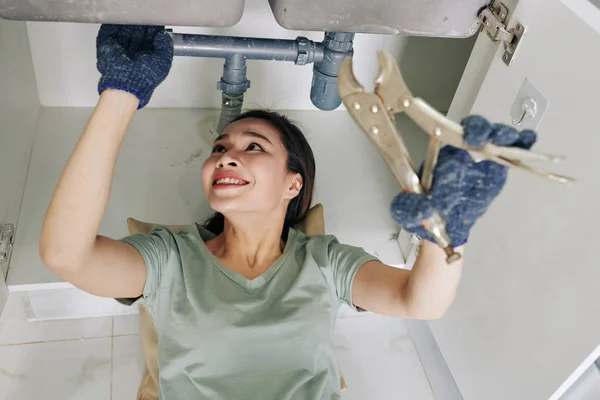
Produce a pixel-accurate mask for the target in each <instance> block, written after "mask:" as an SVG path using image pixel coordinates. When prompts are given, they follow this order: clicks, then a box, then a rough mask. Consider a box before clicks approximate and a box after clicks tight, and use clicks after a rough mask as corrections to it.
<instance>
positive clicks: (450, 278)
mask: <svg viewBox="0 0 600 400" xmlns="http://www.w3.org/2000/svg"><path fill="white" fill-rule="evenodd" d="M97 56H98V69H99V71H100V72H101V74H102V78H101V79H100V83H99V92H100V99H99V102H98V105H97V106H96V108H95V110H94V112H93V114H92V116H91V118H90V121H89V123H88V125H87V127H86V128H85V130H84V132H83V134H82V136H81V139H80V140H79V143H78V144H77V146H76V148H75V150H74V151H73V154H72V155H71V157H70V159H69V161H68V163H67V165H66V167H65V169H64V172H63V175H62V177H61V179H60V181H59V183H58V186H57V188H56V191H55V193H54V197H53V199H52V202H51V204H50V206H49V209H48V213H47V216H46V219H45V222H44V226H43V230H42V234H41V239H40V254H41V257H42V259H43V261H44V262H45V264H46V265H47V266H48V268H49V269H50V270H52V271H53V272H55V273H56V274H58V275H59V276H61V277H62V278H63V279H65V280H66V281H68V282H71V283H72V284H73V285H75V286H77V287H79V288H81V289H83V290H85V291H87V292H89V293H92V294H95V295H98V296H106V297H115V298H123V297H128V298H135V297H139V296H142V300H141V301H143V302H144V303H145V305H146V306H147V308H148V309H149V311H150V313H151V314H152V317H153V319H154V323H155V325H156V328H157V332H158V338H159V345H158V363H159V369H160V393H161V398H162V399H165V400H169V399H197V398H208V399H227V400H232V399H261V400H270V399H272V400H283V399H335V398H339V397H340V385H339V382H340V379H339V378H340V377H339V372H338V371H339V370H338V368H337V366H336V361H335V358H334V353H333V343H332V331H333V327H334V322H335V317H336V312H337V309H338V306H339V304H340V303H342V302H343V303H346V304H348V305H349V306H351V307H355V306H359V307H361V308H363V309H366V310H369V311H372V312H375V313H378V314H382V315H388V316H396V317H407V318H420V319H432V318H439V317H441V316H442V315H443V314H444V312H445V311H446V310H447V309H448V307H449V306H450V304H451V303H452V301H453V298H454V294H455V291H456V287H457V285H458V282H459V278H460V273H461V262H457V263H454V264H451V265H447V264H446V262H445V254H444V252H443V251H442V250H441V249H439V248H438V247H437V246H436V245H435V244H433V243H432V242H431V238H430V237H429V236H428V235H427V233H426V232H424V231H423V229H422V228H421V227H420V226H421V224H422V222H423V220H424V219H426V218H428V217H429V215H430V214H431V213H432V210H434V209H437V210H439V211H440V212H441V213H442V214H443V216H444V217H445V219H446V221H447V231H448V233H449V235H450V237H451V239H452V242H453V244H454V245H455V246H458V251H462V247H461V246H462V245H463V244H465V243H466V241H467V239H468V233H469V230H470V228H471V226H472V225H473V223H474V222H475V220H476V219H477V218H478V217H480V216H481V215H482V214H483V213H484V212H485V210H486V209H487V207H488V205H489V204H490V202H491V201H492V200H493V198H494V197H496V195H497V194H498V193H499V192H500V190H501V188H502V186H503V185H504V183H505V181H506V169H505V168H504V167H501V166H500V165H497V164H493V163H490V162H482V163H474V162H473V161H472V160H471V158H470V157H469V155H468V154H467V153H466V152H464V151H462V150H458V149H454V148H444V149H443V150H442V152H441V154H440V157H439V163H438V165H437V167H436V170H435V172H434V176H435V178H434V184H433V188H432V194H431V195H430V196H419V195H411V194H406V193H401V194H399V195H398V196H397V197H396V198H395V199H394V200H393V202H392V216H393V217H394V219H395V220H396V221H397V222H398V223H399V224H400V225H402V226H403V227H404V228H406V229H408V230H410V231H413V232H416V233H418V234H420V235H422V236H423V237H424V238H425V239H426V240H425V241H424V242H423V245H422V248H421V251H420V254H419V257H418V259H417V261H416V263H415V265H414V268H413V270H412V271H407V270H402V269H398V268H393V267H390V266H387V265H384V264H383V263H381V262H380V261H379V260H377V259H376V258H375V257H373V256H371V255H369V254H367V253H366V252H365V251H364V250H362V249H360V248H356V247H352V246H348V245H344V244H340V243H339V242H338V241H337V240H336V238H335V237H333V236H330V235H324V236H312V237H308V236H305V235H303V234H302V233H300V232H298V231H296V230H294V229H293V228H292V226H293V225H294V224H295V223H297V222H298V221H300V220H302V218H303V217H304V215H305V213H306V212H307V210H308V209H309V207H310V204H311V197H312V191H313V184H314V179H315V161H314V158H313V153H312V151H311V149H310V146H309V144H308V143H307V141H306V139H305V138H304V136H303V135H302V132H300V130H299V129H298V128H297V127H296V126H294V125H293V124H292V123H291V122H290V121H289V120H288V119H286V118H285V117H283V116H281V115H279V114H275V113H269V112H266V111H252V112H249V113H246V114H243V115H241V116H239V117H238V118H237V119H236V120H235V121H234V122H232V123H231V124H230V125H228V126H227V127H226V128H225V130H224V131H223V133H222V134H221V135H220V136H219V137H218V138H217V139H216V140H215V143H214V146H213V149H212V153H211V155H210V156H209V157H208V158H207V159H206V161H205V163H204V166H203V168H202V177H201V178H202V185H203V187H204V192H205V194H206V197H207V198H208V201H209V203H210V205H211V207H212V208H213V209H214V210H215V211H216V214H215V216H214V217H213V218H211V219H210V220H209V221H208V222H207V223H205V224H204V225H203V226H200V225H195V224H192V225H189V226H188V227H187V228H185V229H184V230H183V231H181V232H180V233H178V234H175V233H173V232H171V231H169V230H168V229H166V228H157V229H155V230H154V231H152V232H151V233H150V234H148V235H135V236H131V237H127V238H124V239H122V240H114V239H111V238H107V237H103V236H99V235H98V229H99V226H100V222H101V220H102V216H103V213H104V210H105V207H106V204H107V201H108V198H109V192H110V186H111V180H112V175H113V170H114V166H115V162H116V159H117V154H118V152H119V148H120V145H121V142H122V140H123V137H124V135H125V132H126V130H127V127H128V125H129V123H130V121H131V119H132V118H133V116H134V113H135V111H136V110H137V109H139V108H142V107H143V106H145V105H146V104H147V102H148V100H149V99H150V97H151V95H152V92H153V91H154V89H155V88H156V87H157V86H158V85H159V84H160V83H161V82H162V81H163V80H164V79H165V78H166V77H167V75H168V72H169V70H170V67H171V63H172V59H173V44H172V42H171V39H170V37H169V36H168V35H167V34H166V33H165V32H164V30H163V29H162V28H159V27H143V26H109V25H105V26H102V28H101V29H100V32H99V34H98V38H97ZM463 125H464V127H465V139H466V140H467V141H468V142H469V143H470V144H471V145H473V146H481V145H483V144H485V143H486V142H488V141H493V142H494V143H496V144H499V145H514V146H521V147H530V146H531V145H532V144H533V143H534V142H535V134H534V133H533V132H530V131H524V132H521V133H520V134H519V133H517V132H516V131H514V130H512V129H510V128H507V127H503V126H499V125H496V126H491V125H490V124H488V123H487V122H486V121H485V120H483V119H481V118H478V117H470V118H468V119H466V120H465V121H464V122H463ZM198 179H200V177H198ZM357 229H360V228H357Z"/></svg>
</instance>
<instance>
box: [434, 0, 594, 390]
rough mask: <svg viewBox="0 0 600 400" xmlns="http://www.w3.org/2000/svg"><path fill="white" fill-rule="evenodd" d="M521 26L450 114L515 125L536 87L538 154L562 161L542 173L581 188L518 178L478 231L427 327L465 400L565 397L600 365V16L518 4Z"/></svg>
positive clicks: (549, 1) (572, 7)
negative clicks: (540, 104)
mask: <svg viewBox="0 0 600 400" xmlns="http://www.w3.org/2000/svg"><path fill="white" fill-rule="evenodd" d="M517 23H520V24H522V25H523V26H525V27H526V32H525V36H524V38H523V40H522V42H521V43H520V45H519V47H518V50H517V53H516V56H515V58H514V60H513V62H512V64H511V65H510V66H507V65H505V63H504V62H503V60H502V57H503V54H504V47H503V46H502V45H497V50H496V52H495V55H494V57H493V60H492V61H491V64H489V69H487V72H484V78H483V81H482V84H481V87H480V89H479V91H478V93H476V97H475V98H474V102H473V103H472V104H473V105H472V107H464V104H468V99H467V100H466V99H465V98H456V99H455V103H457V104H459V103H460V104H461V106H462V107H463V109H462V111H461V110H457V109H455V110H454V113H452V112H451V113H450V114H451V115H452V117H454V118H459V117H461V116H463V115H464V114H467V113H472V114H480V115H483V116H485V117H486V118H488V119H489V120H492V121H495V122H502V123H506V124H511V115H510V112H511V107H512V106H513V103H514V101H515V99H516V98H517V95H518V93H519V91H520V89H521V87H522V85H523V83H524V82H525V80H527V81H529V83H530V84H531V85H532V86H533V87H535V88H536V89H537V90H539V92H540V93H541V94H543V96H544V97H545V98H546V99H547V100H548V101H549V108H548V111H547V112H546V114H545V116H544V118H543V120H542V121H541V124H540V125H539V126H538V127H537V130H538V133H539V139H538V143H537V144H536V146H535V148H534V149H535V150H537V151H539V152H544V153H550V154H554V153H557V154H563V155H565V156H566V157H567V160H566V161H565V162H563V163H560V164H556V165H544V166H543V167H544V168H545V167H548V169H551V170H555V171H556V172H558V173H561V174H564V175H568V176H573V177H575V178H577V182H576V183H575V184H573V185H572V186H570V187H567V186H562V185H560V184H558V183H553V182H551V181H548V180H545V179H542V178H540V177H538V176H536V175H533V174H530V173H527V172H524V171H520V170H516V169H513V170H512V171H511V173H510V177H509V182H508V184H507V186H506V188H505V189H504V191H503V193H502V194H501V195H500V196H499V198H498V199H497V201H496V202H495V203H494V204H493V205H492V207H491V208H490V209H489V211H488V213H487V214H486V215H485V216H484V217H483V218H482V219H481V220H480V221H479V222H478V223H477V224H476V226H475V227H474V229H473V232H472V236H471V240H470V242H469V244H468V246H467V249H466V258H465V265H464V278H463V280H462V282H461V285H460V287H459V291H458V294H457V298H456V301H455V303H454V305H453V306H452V308H451V309H450V311H449V312H448V314H447V315H446V316H445V317H444V318H442V319H441V320H438V321H433V322H431V323H430V326H431V329H432V332H433V334H434V336H435V339H436V341H437V343H438V344H439V347H440V349H441V351H442V353H443V355H444V358H445V359H446V361H447V363H448V366H449V368H450V370H451V372H452V374H453V376H454V378H455V380H456V382H457V385H458V387H459V388H460V390H461V392H462V394H463V396H464V398H465V399H466V400H480V399H486V400H505V399H512V400H520V399H524V400H532V399H540V400H541V399H558V398H559V397H560V396H561V394H562V393H564V391H565V390H566V388H567V387H568V386H569V385H570V384H571V383H572V382H573V381H574V380H576V379H577V377H578V376H579V375H580V374H581V373H582V372H583V371H584V370H585V369H586V367H587V366H589V365H591V363H592V362H593V361H594V360H595V359H596V358H598V356H600V346H599V345H600V318H598V316H599V315H600V300H599V298H598V291H599V287H600V265H599V261H598V248H597V245H598V242H600V231H599V230H598V228H597V225H596V224H597V222H598V220H599V219H600V211H599V210H598V204H600V179H599V177H598V172H597V171H598V165H597V159H598V158H597V156H598V149H600V135H599V134H598V133H599V128H598V115H599V113H600V111H599V102H598V93H600V9H599V8H598V7H597V6H595V5H594V4H592V3H591V2H589V1H586V0H570V1H567V0H564V1H561V0H520V1H519V3H518V4H517V6H516V8H515V9H514V13H513V15H512V18H511V20H510V23H509V27H515V26H516V25H517ZM478 40H479V41H480V42H481V41H486V42H487V41H489V39H488V38H487V36H486V35H485V34H482V35H481V37H480V38H479V39H478ZM478 45H481V44H478ZM476 48H477V45H476ZM485 68H488V66H487V65H486V66H484V68H483V71H485ZM474 70H476V68H471V69H469V68H467V71H466V72H465V75H464V76H463V83H464V85H465V86H469V83H470V81H472V80H475V78H474V77H473V75H471V73H472V72H473V71H474ZM480 70H482V69H480ZM463 83H461V86H462V85H463ZM467 92H468V90H466V91H462V92H461V90H459V91H458V94H459V95H460V94H461V93H467ZM465 96H466V94H465ZM461 114H462V115H461Z"/></svg>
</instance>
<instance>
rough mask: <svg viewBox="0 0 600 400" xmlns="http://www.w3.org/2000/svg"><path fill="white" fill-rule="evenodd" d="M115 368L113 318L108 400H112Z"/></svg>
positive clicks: (112, 321) (113, 323) (113, 322)
mask: <svg viewBox="0 0 600 400" xmlns="http://www.w3.org/2000/svg"><path fill="white" fill-rule="evenodd" d="M114 366H115V317H112V318H111V325H110V400H113V371H114Z"/></svg>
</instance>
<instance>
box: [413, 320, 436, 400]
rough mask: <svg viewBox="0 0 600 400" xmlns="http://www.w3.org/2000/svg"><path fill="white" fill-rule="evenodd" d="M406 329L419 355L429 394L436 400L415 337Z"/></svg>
mask: <svg viewBox="0 0 600 400" xmlns="http://www.w3.org/2000/svg"><path fill="white" fill-rule="evenodd" d="M407 327H408V326H407ZM408 331H409V332H410V335H409V336H410V341H411V342H412V345H413V347H414V348H415V351H416V353H417V357H419V362H420V363H421V368H422V369H423V373H424V374H425V378H427V384H429V390H431V395H432V396H433V398H434V400H437V396H436V395H435V391H434V390H433V385H432V384H431V379H430V378H429V374H428V373H427V369H426V368H425V365H424V364H423V360H422V359H421V353H419V349H418V348H417V344H416V343H415V339H414V338H413V336H412V332H411V330H410V328H408Z"/></svg>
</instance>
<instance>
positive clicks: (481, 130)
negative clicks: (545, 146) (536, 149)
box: [391, 116, 537, 247]
mask: <svg viewBox="0 0 600 400" xmlns="http://www.w3.org/2000/svg"><path fill="white" fill-rule="evenodd" d="M462 126H463V128H464V140H465V142H466V143H467V144H468V145H469V146H471V147H481V146H483V145H485V144H486V143H487V142H491V143H493V144H495V145H499V146H512V147H520V148H523V149H530V148H531V146H533V144H534V143H535V141H536V138H537V136H536V133H535V132H534V131H530V130H524V131H522V132H520V133H519V132H517V131H516V130H514V129H513V128H511V127H508V126H505V125H499V124H496V125H490V124H489V123H488V122H487V121H486V120H485V119H483V118H481V117H478V116H469V117H467V118H465V119H464V120H463V121H462ZM506 178H507V168H506V167H504V166H502V165H500V164H496V163H494V162H491V161H481V162H478V163H476V162H474V161H473V159H472V158H471V156H470V155H469V154H468V153H467V152H466V151H464V150H461V149H457V148H455V147H450V146H445V147H443V148H442V149H441V150H440V154H439V158H438V162H437V164H436V167H435V169H434V172H433V182H432V185H431V191H430V193H429V195H427V196H425V195H418V194H414V193H400V194H398V195H397V196H396V197H395V198H394V200H393V202H392V207H391V211H392V217H393V218H394V220H395V221H396V222H397V223H398V224H399V225H400V226H402V227H403V228H404V229H406V230H407V231H409V232H411V233H416V234H417V235H419V236H421V237H422V238H424V239H426V240H429V241H431V242H434V243H435V240H434V239H433V237H432V236H431V235H430V234H429V233H427V231H426V230H425V229H424V228H423V227H422V224H423V221H424V220H425V219H427V218H429V217H430V216H431V214H432V213H433V211H434V210H437V211H438V212H440V213H441V215H442V217H443V218H444V220H445V221H446V232H447V233H448V236H450V241H451V243H452V246H454V247H458V246H461V245H463V244H465V243H466V242H467V240H468V239H469V231H470V230H471V227H472V226H473V224H474V223H475V221H477V219H478V218H479V217H481V216H482V215H483V214H484V213H485V211H486V210H487V208H488V207H489V205H490V203H491V202H492V200H494V198H496V196H498V194H499V193H500V191H501V190H502V188H503V187H504V184H505V183H506Z"/></svg>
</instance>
